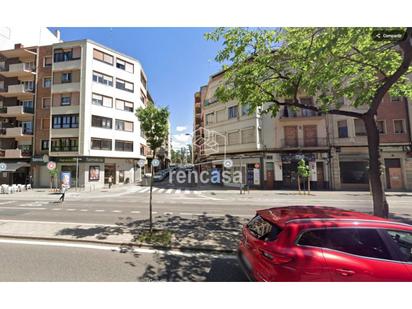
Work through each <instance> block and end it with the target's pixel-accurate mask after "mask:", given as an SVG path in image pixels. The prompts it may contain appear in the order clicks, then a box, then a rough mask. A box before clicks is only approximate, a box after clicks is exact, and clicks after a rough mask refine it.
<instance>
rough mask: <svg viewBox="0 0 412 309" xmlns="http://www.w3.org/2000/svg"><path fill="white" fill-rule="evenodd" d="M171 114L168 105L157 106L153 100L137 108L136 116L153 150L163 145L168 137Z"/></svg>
mask: <svg viewBox="0 0 412 309" xmlns="http://www.w3.org/2000/svg"><path fill="white" fill-rule="evenodd" d="M169 114H170V113H169V110H168V108H167V107H162V108H157V107H156V106H155V105H154V104H153V102H149V104H148V105H147V106H146V107H140V108H138V109H137V110H136V116H137V118H138V119H139V121H140V125H141V129H142V130H143V132H144V134H145V136H146V141H147V144H148V145H149V147H150V148H151V150H153V151H154V150H156V149H158V148H159V147H160V146H162V144H163V142H164V141H165V140H166V138H167V135H168V132H169V124H168V119H169Z"/></svg>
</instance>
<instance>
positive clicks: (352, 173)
mask: <svg viewBox="0 0 412 309" xmlns="http://www.w3.org/2000/svg"><path fill="white" fill-rule="evenodd" d="M339 166H340V179H341V182H342V183H348V184H368V183H369V180H368V179H369V178H368V162H366V161H360V162H359V161H356V162H355V161H354V162H352V161H346V162H342V161H341V162H340V163H339Z"/></svg>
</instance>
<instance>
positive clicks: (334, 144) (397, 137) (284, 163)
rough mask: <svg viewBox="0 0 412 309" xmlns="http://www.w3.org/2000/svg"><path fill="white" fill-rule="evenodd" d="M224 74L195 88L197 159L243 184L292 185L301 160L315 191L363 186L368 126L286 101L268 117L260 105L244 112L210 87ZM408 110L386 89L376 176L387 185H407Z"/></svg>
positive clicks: (411, 183)
mask: <svg viewBox="0 0 412 309" xmlns="http://www.w3.org/2000/svg"><path fill="white" fill-rule="evenodd" d="M222 80H223V73H222V72H221V73H218V74H215V75H213V76H211V78H210V79H209V83H208V85H206V86H203V87H202V88H201V89H200V91H199V92H197V93H196V94H195V103H194V105H195V114H194V129H195V134H198V135H199V136H200V137H202V138H203V139H200V141H201V143H199V144H201V145H203V146H202V147H203V148H201V147H198V149H197V153H196V155H195V158H196V160H197V162H198V164H199V165H200V166H202V168H203V169H217V170H220V171H223V170H232V171H236V170H240V169H241V170H242V175H243V180H242V181H243V183H245V184H246V183H247V184H249V186H251V187H255V188H260V189H296V188H297V163H298V161H299V160H301V159H304V160H305V161H306V163H307V164H308V165H309V167H310V169H311V176H310V185H311V188H312V189H314V190H367V189H368V188H369V180H368V171H367V169H368V160H369V157H368V148H367V140H366V130H365V127H364V124H363V122H362V121H361V120H358V119H354V118H350V117H345V116H337V115H322V114H318V113H316V112H314V111H310V110H300V109H297V110H295V109H291V108H289V107H281V109H280V111H279V112H278V114H277V116H276V117H273V118H272V117H270V116H269V115H267V114H265V113H262V112H261V111H262V110H265V109H266V108H267V107H268V106H265V105H264V106H263V107H262V110H257V111H256V112H254V113H249V111H248V110H247V107H245V106H240V105H239V104H238V103H237V102H235V101H232V102H227V103H223V102H218V101H217V99H216V97H215V95H214V92H215V91H216V89H217V87H218V86H219V85H220V84H221V83H222ZM202 91H203V93H204V99H203V97H202ZM298 99H299V101H300V102H301V103H303V104H305V105H315V104H316V98H315V97H309V96H305V95H300V96H299V98H298ZM342 100H343V102H342V103H343V105H344V107H343V108H344V109H346V110H351V109H352V107H351V106H350V102H346V101H345V100H344V99H342ZM411 108H412V104H411V102H409V101H408V100H407V99H406V98H390V97H389V95H387V96H385V98H384V100H383V102H382V104H381V105H380V108H379V110H378V117H377V124H378V127H379V130H380V133H381V135H380V145H381V147H380V149H381V157H382V164H383V166H384V167H385V168H384V171H383V175H382V180H383V183H384V184H385V188H386V189H387V190H397V191H399V190H400V191H402V190H412V167H411V161H412V151H411V150H412V149H411V131H410V130H411V126H410V119H411ZM358 111H359V110H358ZM196 140H197V139H196V138H195V137H194V144H195V142H196ZM195 149H196V148H195ZM225 158H227V159H231V160H232V161H233V167H232V168H230V169H227V168H224V166H223V161H224V159H225ZM229 185H231V184H229Z"/></svg>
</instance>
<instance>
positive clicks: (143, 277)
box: [0, 239, 246, 282]
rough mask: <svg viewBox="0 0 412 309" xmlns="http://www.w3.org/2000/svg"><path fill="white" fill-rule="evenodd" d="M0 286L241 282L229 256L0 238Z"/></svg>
mask: <svg viewBox="0 0 412 309" xmlns="http://www.w3.org/2000/svg"><path fill="white" fill-rule="evenodd" d="M0 261H1V263H2V267H1V268H0V281H24V282H27V281H53V282H55V281H77V282H79V281H80V282H81V281H94V282H96V281H99V282H100V281H116V282H126V281H128V282H130V281H226V282H227V281H245V280H246V278H245V276H244V275H243V273H242V272H241V270H240V268H239V265H238V263H237V260H236V259H235V258H234V257H233V256H226V255H220V256H215V255H205V254H190V253H186V254H182V253H179V252H161V251H160V252H155V250H150V249H135V251H133V252H131V251H121V250H119V248H117V247H112V246H103V245H85V244H76V243H61V242H47V241H23V240H11V239H0Z"/></svg>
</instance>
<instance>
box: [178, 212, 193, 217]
mask: <svg viewBox="0 0 412 309" xmlns="http://www.w3.org/2000/svg"><path fill="white" fill-rule="evenodd" d="M179 215H182V216H192V215H193V214H192V213H191V212H181V213H179Z"/></svg>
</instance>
